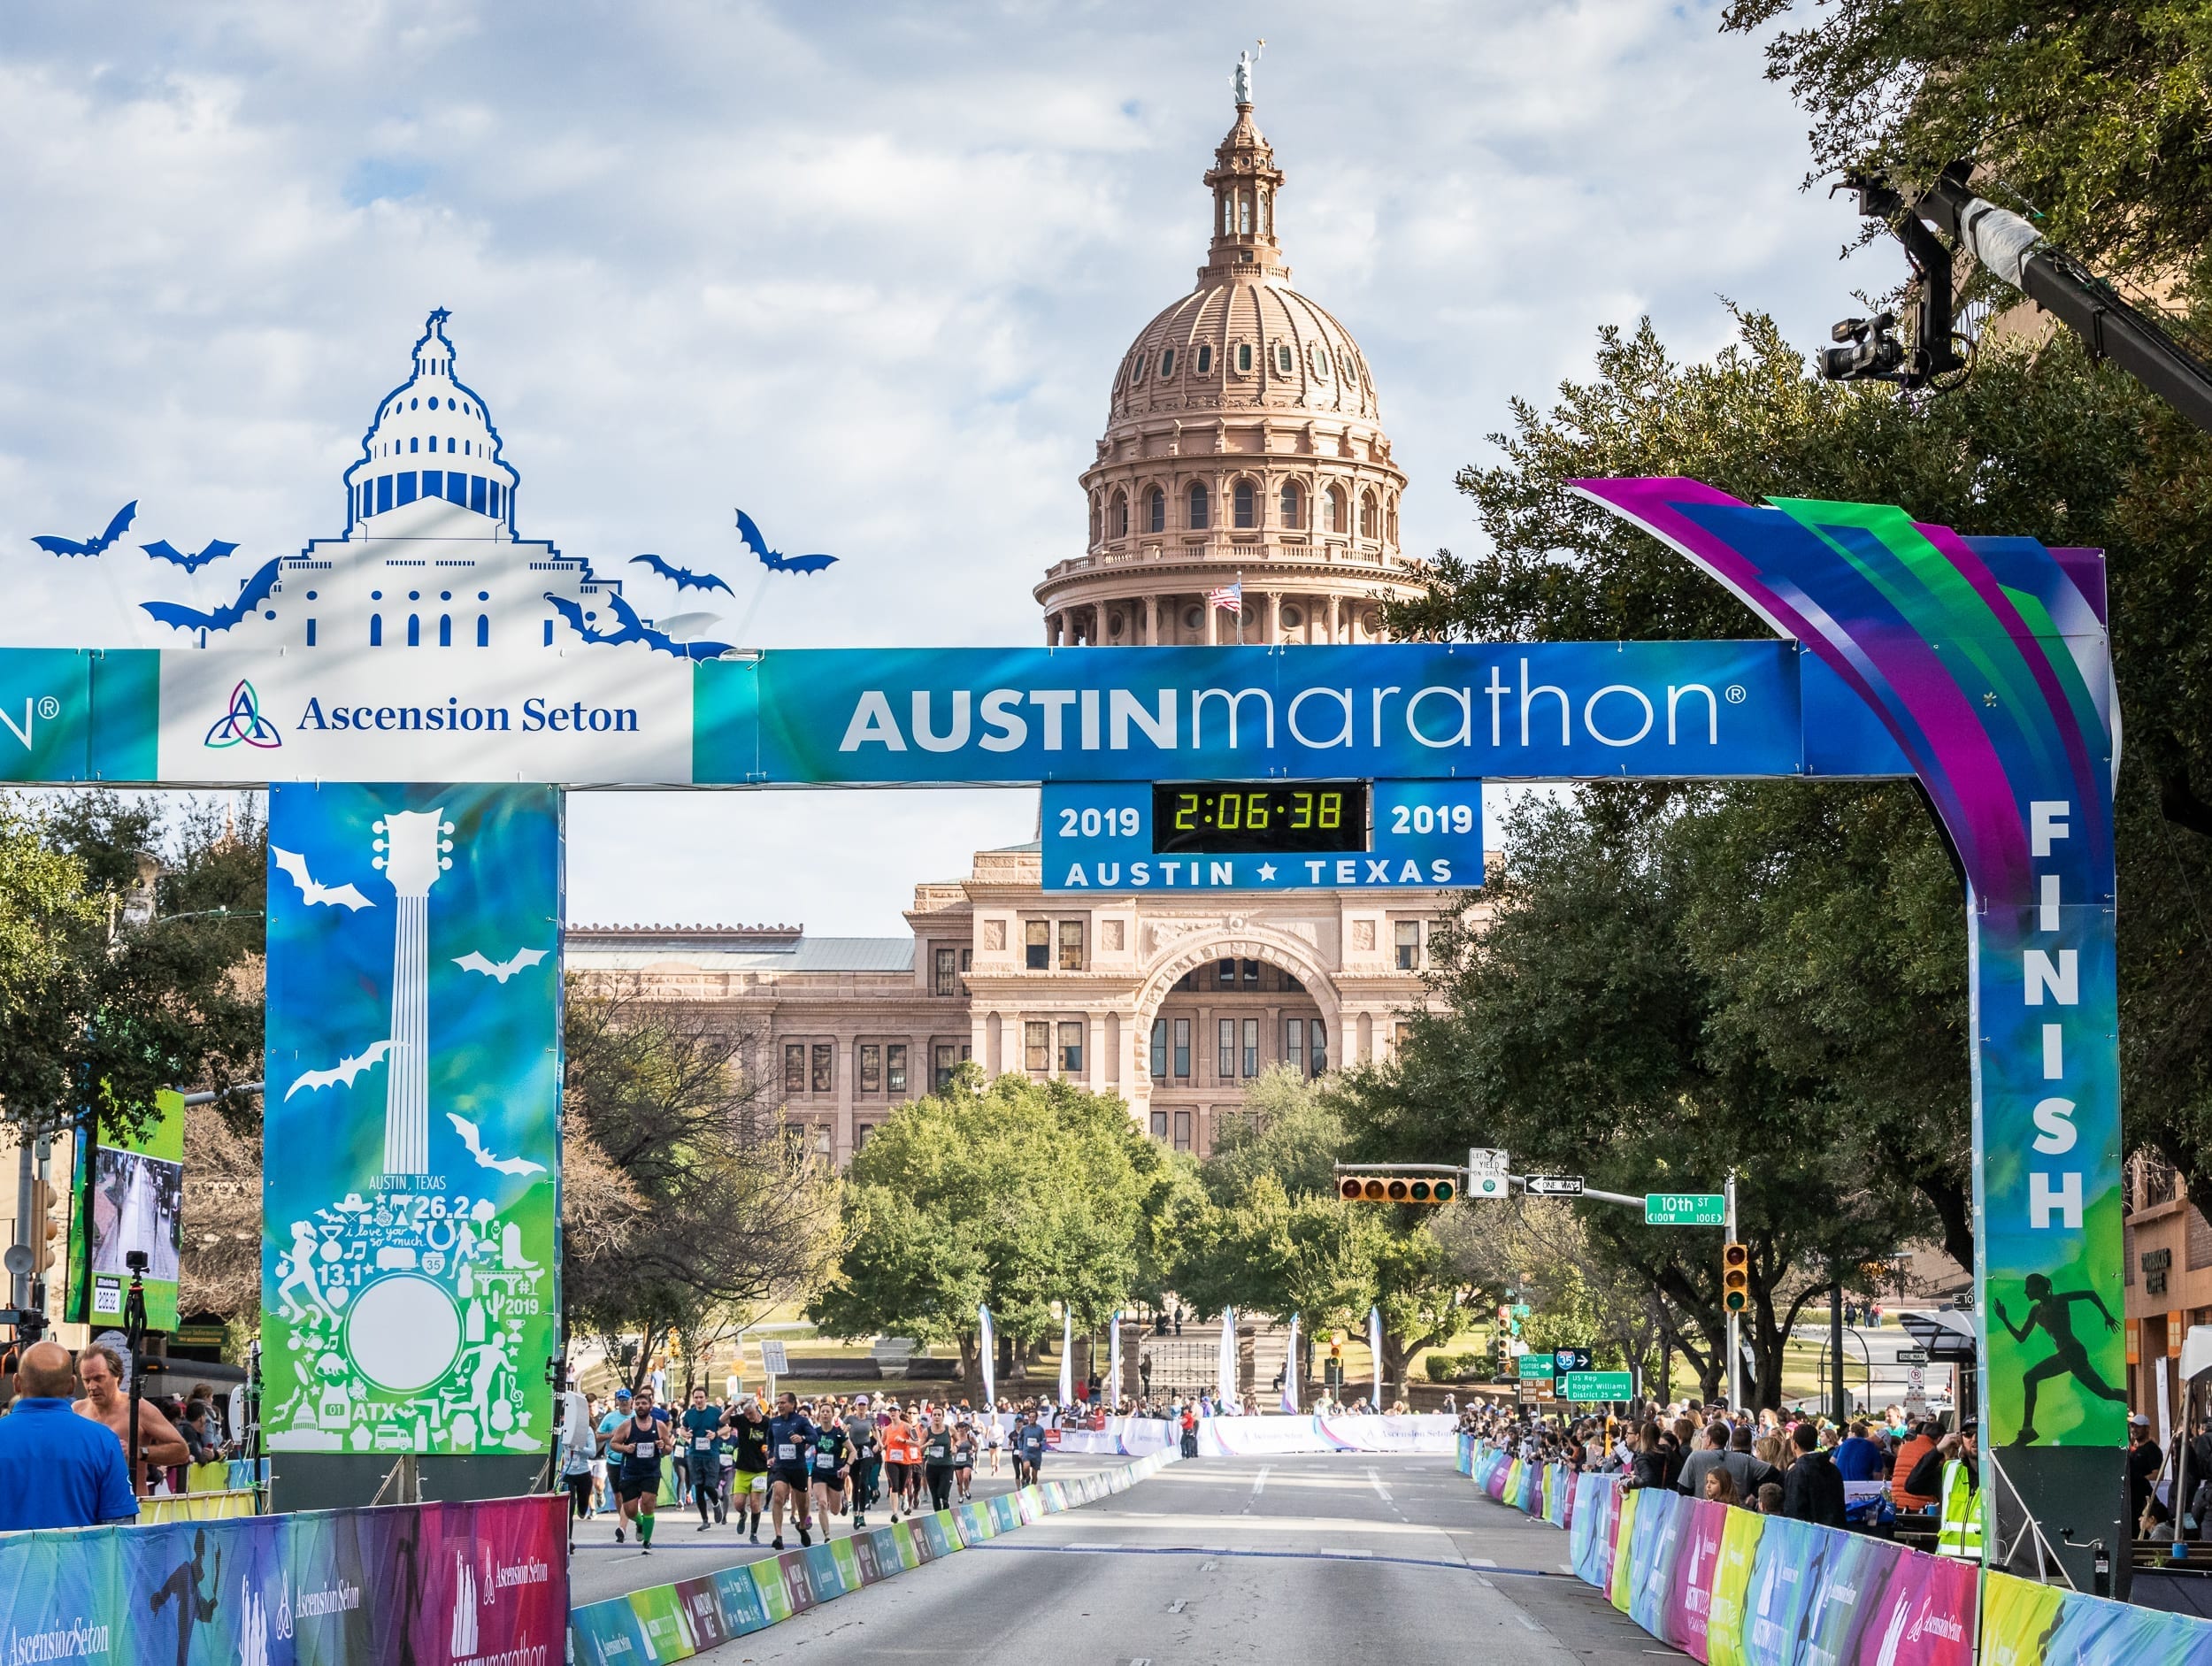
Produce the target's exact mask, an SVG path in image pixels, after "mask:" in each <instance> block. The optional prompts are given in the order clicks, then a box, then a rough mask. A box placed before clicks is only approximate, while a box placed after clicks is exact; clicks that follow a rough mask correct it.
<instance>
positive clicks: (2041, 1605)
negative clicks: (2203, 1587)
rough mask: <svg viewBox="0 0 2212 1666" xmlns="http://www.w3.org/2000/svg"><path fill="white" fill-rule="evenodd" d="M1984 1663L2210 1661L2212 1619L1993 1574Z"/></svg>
mask: <svg viewBox="0 0 2212 1666" xmlns="http://www.w3.org/2000/svg"><path fill="white" fill-rule="evenodd" d="M1986 1578H1987V1581H1988V1583H1987V1588H1986V1590H1985V1594H1984V1597H1983V1601H1982V1666H2060V1662H2066V1663H2067V1666H2072V1663H2073V1662H2081V1663H2082V1666H2180V1662H2192V1666H2195V1663H2196V1662H2206V1661H2212V1621H2205V1620H2200V1619H2197V1618H2195V1617H2194V1616H2190V1615H2186V1614H2170V1613H2167V1612H2164V1611H2163V1610H2161V1609H2157V1608H2131V1607H2130V1606H2129V1605H2128V1604H2126V1603H2124V1602H2113V1601H2107V1600H2106V1599H2104V1598H2102V1597H2093V1596H2085V1595H2082V1594H2080V1593H2077V1592H2072V1591H2062V1590H2059V1589H2056V1588H2055V1587H2053V1586H2049V1585H2036V1584H2034V1583H2032V1582H2031V1581H2029V1580H2026V1579H2017V1578H2013V1577H2012V1576H2011V1575H2010V1574H2003V1573H1993V1574H1990V1575H1988V1576H1986Z"/></svg>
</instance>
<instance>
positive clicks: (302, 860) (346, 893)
mask: <svg viewBox="0 0 2212 1666" xmlns="http://www.w3.org/2000/svg"><path fill="white" fill-rule="evenodd" d="M269 854H270V855H271V856H274V857H275V858H276V864H277V866H278V867H279V868H280V869H281V870H282V871H284V872H286V873H288V874H289V875H290V876H291V879H292V883H293V884H294V885H296V886H297V887H299V888H300V896H301V898H302V899H303V901H304V902H306V903H307V906H308V907H310V908H312V907H314V906H315V904H317V903H318V902H326V903H328V904H329V905H330V906H331V907H333V908H349V909H353V910H356V911H358V910H362V909H365V908H374V907H375V906H376V904H375V903H373V902H370V901H369V899H368V898H366V897H365V896H363V895H362V894H361V893H360V892H359V890H357V888H356V887H353V886H350V885H322V884H319V883H318V882H317V880H316V879H315V876H314V875H313V874H311V873H310V872H308V871H307V858H306V857H305V856H301V855H300V854H299V853H298V852H297V851H296V850H280V849H278V848H276V847H275V846H274V845H271V846H270V847H269Z"/></svg>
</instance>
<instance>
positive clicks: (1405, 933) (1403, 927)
mask: <svg viewBox="0 0 2212 1666" xmlns="http://www.w3.org/2000/svg"><path fill="white" fill-rule="evenodd" d="M1393 935H1394V937H1395V939H1396V943H1395V945H1394V946H1395V948H1397V951H1398V970H1399V971H1419V970H1420V968H1421V922H1420V921H1418V920H1400V921H1399V922H1398V923H1397V925H1396V927H1395V928H1394V932H1393Z"/></svg>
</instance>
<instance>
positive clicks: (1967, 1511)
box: [1936, 1430, 1982, 1562]
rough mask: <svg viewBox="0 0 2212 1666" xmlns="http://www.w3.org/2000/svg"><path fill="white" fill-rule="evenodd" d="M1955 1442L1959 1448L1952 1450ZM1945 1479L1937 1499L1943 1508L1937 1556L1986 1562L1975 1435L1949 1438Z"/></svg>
mask: <svg viewBox="0 0 2212 1666" xmlns="http://www.w3.org/2000/svg"><path fill="white" fill-rule="evenodd" d="M1954 1444H1955V1447H1956V1449H1955V1450H1954V1449H1952V1448H1953V1447H1954ZM1943 1446H1944V1448H1945V1462H1944V1465H1943V1479H1942V1481H1941V1483H1940V1484H1939V1486H1938V1488H1937V1493H1936V1497H1937V1499H1938V1501H1939V1503H1940V1504H1941V1506H1942V1509H1943V1516H1942V1524H1941V1525H1940V1526H1939V1527H1938V1529H1937V1530H1936V1555H1939V1556H1956V1557H1958V1558H1959V1559H1960V1560H1961V1561H1963V1562H1979V1561H1980V1560H1981V1559H1982V1493H1981V1487H1980V1486H1979V1485H1978V1474H1977V1471H1976V1469H1975V1465H1974V1434H1973V1431H1971V1430H1968V1431H1967V1432H1965V1433H1964V1434H1963V1435H1952V1436H1948V1437H1947V1438H1946V1439H1945V1440H1944V1442H1943Z"/></svg>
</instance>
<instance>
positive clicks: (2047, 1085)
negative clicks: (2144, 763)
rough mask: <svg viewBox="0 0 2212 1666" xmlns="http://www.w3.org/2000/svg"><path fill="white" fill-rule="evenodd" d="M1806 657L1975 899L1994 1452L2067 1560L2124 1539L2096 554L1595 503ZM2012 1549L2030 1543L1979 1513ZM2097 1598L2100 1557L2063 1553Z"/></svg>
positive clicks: (1977, 1135)
mask: <svg viewBox="0 0 2212 1666" xmlns="http://www.w3.org/2000/svg"><path fill="white" fill-rule="evenodd" d="M1580 485H1581V487H1582V488H1583V489H1584V490H1585V491H1586V492H1587V493H1588V494H1589V495H1591V496H1592V497H1594V498H1595V499H1596V500H1597V501H1598V502H1600V503H1603V504H1605V505H1606V506H1607V507H1608V508H1610V509H1612V510H1614V511H1617V512H1618V513H1620V514H1622V515H1624V516H1625V517H1626V518H1629V519H1631V520H1633V521H1634V522H1636V523H1637V524H1638V525H1639V526H1643V527H1644V528H1645V529H1646V530H1647V531H1649V532H1651V533H1653V534H1655V535H1656V536H1658V537H1659V538H1661V539H1663V540H1664V541H1667V542H1668V543H1670V544H1671V545H1673V546H1674V547H1675V548H1676V549H1679V550H1681V551H1682V552H1683V553H1684V554H1686V556H1688V557H1690V559H1691V560H1693V561H1694V562H1696V563H1697V564H1699V565H1700V566H1701V567H1702V568H1703V569H1704V570H1705V571H1707V572H1709V573H1711V574H1712V575H1713V576H1714V577H1716V578H1717V579H1718V580H1720V581H1721V582H1722V583H1723V584H1724V585H1726V586H1727V587H1729V588H1730V589H1731V590H1732V591H1733V592H1734V593H1735V594H1736V595H1738V596H1740V598H1741V599H1742V600H1743V601H1744V602H1745V603H1747V605H1749V606H1750V607H1751V608H1752V609H1754V610H1755V611H1756V612H1757V613H1758V614H1759V615H1760V616H1761V617H1762V618H1764V619H1766V620H1767V622H1768V623H1769V624H1770V625H1772V626H1774V628H1775V629H1777V630H1778V631H1780V632H1782V633H1785V634H1786V635H1790V636H1793V637H1796V638H1797V639H1798V640H1799V641H1802V642H1803V643H1804V644H1805V646H1806V648H1807V649H1808V650H1809V652H1812V653H1814V654H1816V655H1818V656H1820V657H1821V658H1822V659H1823V660H1824V662H1826V664H1828V666H1829V668H1830V669H1831V670H1832V671H1833V672H1836V673H1837V675H1838V676H1839V677H1840V678H1841V679H1842V680H1843V681H1844V682H1845V683H1847V685H1848V686H1850V687H1852V688H1854V689H1855V690H1856V691H1857V692H1858V694H1859V695H1860V697H1861V698H1862V699H1863V700H1864V701H1865V702H1866V703H1867V705H1868V707H1869V708H1870V709H1871V710H1873V711H1874V712H1875V713H1876V715H1877V716H1878V717H1879V718H1881V720H1882V723H1883V725H1884V726H1885V727H1886V728H1887V729H1888V730H1889V732H1890V733H1891V734H1892V736H1893V738H1894V739H1895V741H1896V742H1897V745H1898V748H1899V749H1900V750H1901V752H1902V753H1903V754H1904V756H1906V757H1907V758H1908V759H1909V761H1910V763H1911V764H1912V767H1913V770H1914V772H1915V773H1916V774H1917V776H1918V777H1919V779H1920V781H1921V784H1922V786H1923V787H1924V788H1925V790H1926V792H1927V795H1928V799H1929V802H1930V803H1931V804H1932V807H1933V808H1934V810H1935V812H1936V814H1937V816H1938V817H1939V818H1940V820H1941V822H1942V825H1943V826H1944V828H1945V830H1946V831H1947V833H1948V835H1949V837H1950V841H1951V844H1952V847H1953V848H1954V849H1955V851H1956V853H1957V856H1958V858H1959V862H1960V865H1961V866H1962V868H1963V869H1964V870H1965V874H1966V880H1967V909H1968V914H1969V920H1968V929H1969V931H1970V942H1971V959H1970V989H1971V996H1972V1028H1973V1036H1974V1042H1973V1048H1974V1051H1973V1084H1974V1194H1975V1195H1974V1202H1975V1209H1974V1232H1975V1248H1976V1257H1975V1259H1976V1262H1977V1263H1978V1264H1977V1267H1976V1274H1977V1283H1978V1300H1977V1301H1976V1302H1975V1304H1974V1307H1975V1316H1976V1319H1977V1321H1978V1324H1980V1326H1981V1328H1982V1338H1981V1352H1982V1360H1983V1363H1984V1370H1983V1371H1982V1373H1981V1423H1982V1441H1983V1448H1984V1450H1985V1451H1987V1452H1989V1453H1990V1454H1991V1455H1992V1456H1993V1458H1994V1459H1995V1460H1996V1462H1997V1463H1998V1465H1999V1467H2000V1469H2001V1470H2002V1472H2003V1475H2004V1478H2005V1479H2006V1480H2007V1481H2008V1482H2009V1483H2010V1485H2011V1487H2012V1488H2013V1489H2016V1492H2017V1494H2018V1498H2019V1501H2020V1502H2021V1504H2022V1505H2024V1507H2025V1509H2026V1510H2027V1512H2028V1513H2029V1514H2030V1515H2032V1516H2038V1517H2039V1518H2043V1519H2044V1520H2045V1522H2046V1528H2045V1531H2046V1534H2047V1537H2048V1538H2049V1539H2052V1540H2053V1541H2056V1540H2058V1539H2061V1538H2062V1534H2061V1533H2060V1532H2058V1531H2057V1530H2058V1529H2060V1528H2062V1527H2063V1528H2070V1529H2071V1530H2072V1532H2073V1538H2074V1539H2077V1540H2078V1541H2082V1542H2083V1543H2085V1542H2086V1541H2087V1540H2088V1539H2091V1538H2093V1537H2095V1538H2102V1539H2108V1540H2109V1539H2115V1538H2118V1539H2124V1538H2125V1537H2126V1536H2127V1533H2128V1531H2129V1529H2128V1527H2127V1525H2126V1524H2124V1522H2123V1521H2122V1519H2121V1518H2122V1516H2123V1515H2124V1503H2123V1498H2124V1493H2123V1489H2122V1486H2121V1466H2120V1450H2121V1448H2122V1447H2123V1446H2124V1444H2125V1439H2126V1418H2127V1403H2126V1397H2127V1372H2126V1356H2125V1349H2124V1341H2123V1340H2122V1337H2121V1335H2120V1319H2121V1286H2122V1271H2123V1268H2122V1256H2123V1247H2122V1241H2121V1227H2120V1094H2119V1086H2120V1069H2119V1033H2118V997H2117V985H2116V972H2115V955H2114V943H2115V940H2116V917H2115V912H2114V909H2115V895H2114V891H2115V881H2114V864H2113V821H2112V784H2113V775H2114V771H2115V769H2116V764H2117V759H2118V746H2117V740H2118V725H2117V717H2116V706H2115V699H2114V694H2113V687H2112V672H2111V661H2110V649H2109V644H2108V641H2107V637H2106V631H2105V590H2104V566H2103V562H2102V559H2101V557H2099V556H2098V555H2097V554H2096V552H2094V551H2093V550H2082V549H2046V548H2045V547H2044V546H2043V545H2041V544H2039V543H2038V542H2037V541H2035V540H2033V539H2032V538H1962V537H1960V536H1959V535H1958V534H1956V533H1955V532H1953V531H1952V530H1951V529H1950V528H1948V527H1947V526H1925V525H1922V524H1920V523H1918V522H1916V521H1914V520H1912V519H1911V518H1909V516H1907V515H1906V514H1905V512H1904V511H1902V510H1899V509H1886V508H1879V507H1876V506H1873V505H1870V504H1863V503H1808V502H1798V501H1789V500H1785V501H1781V502H1778V503H1777V505H1776V506H1775V507H1774V508H1771V509H1755V508H1753V507H1751V506H1750V505H1748V504H1746V503H1738V502H1737V501H1736V500H1735V499H1733V498H1732V497H1729V496H1727V495H1725V494H1724V493H1720V492H1717V491H1715V490H1714V489H1713V488H1710V487H1708V486H1702V485H1700V484H1699V483H1698V482H1696V481H1694V480H1586V481H1583V482H1581V483H1580ZM1983 1497H1984V1499H1985V1501H1993V1502H1994V1503H1995V1505H1996V1509H1997V1510H1998V1513H1999V1516H1998V1520H1997V1521H1996V1523H1995V1524H1994V1529H1993V1531H1995V1532H1999V1533H2000V1534H2001V1541H2002V1542H2003V1543H2007V1544H2008V1543H2010V1542H2012V1541H2014V1540H2015V1539H2016V1538H2017V1536H2018V1534H2019V1532H2020V1531H2021V1529H2022V1528H2023V1527H2024V1523H2023V1522H2022V1521H2020V1520H2019V1519H2017V1517H2016V1516H2015V1517H2013V1518H2011V1519H2007V1518H2006V1516H2005V1512H2006V1511H2007V1510H2008V1509H2011V1508H2012V1505H2011V1501H2010V1500H2009V1499H2008V1497H2007V1495H2006V1493H2005V1490H2004V1489H2003V1488H2002V1487H1989V1488H1985V1490H1984V1493H1983ZM2060 1554H2061V1555H2062V1558H2064V1559H2065V1560H2066V1561H2067V1562H2068V1563H2069V1567H2070V1571H2071V1572H2072V1574H2073V1576H2074V1578H2075V1580H2076V1582H2077V1583H2078V1584H2081V1585H2086V1584H2087V1583H2088V1576H2089V1571H2090V1570H2089V1568H2088V1566H2087V1556H2088V1553H2087V1551H2086V1550H2085V1549H2082V1548H2078V1547H2077V1546H2075V1545H2073V1544H2068V1545H2064V1546H2062V1547H2061V1548H2060Z"/></svg>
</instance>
